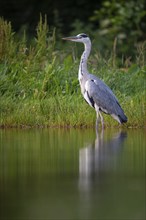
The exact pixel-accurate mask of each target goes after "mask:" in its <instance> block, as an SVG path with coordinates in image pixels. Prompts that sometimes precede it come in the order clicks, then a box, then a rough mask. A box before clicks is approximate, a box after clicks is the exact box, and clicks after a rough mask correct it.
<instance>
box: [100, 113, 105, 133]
mask: <svg viewBox="0 0 146 220" xmlns="http://www.w3.org/2000/svg"><path fill="white" fill-rule="evenodd" d="M99 115H100V120H101V125H102V129H104V119H103V116H102V114H101V112H100V111H99Z"/></svg>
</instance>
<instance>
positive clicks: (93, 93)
mask: <svg viewBox="0 0 146 220" xmlns="http://www.w3.org/2000/svg"><path fill="white" fill-rule="evenodd" d="M63 39H64V40H70V41H75V42H81V43H83V44H84V46H85V50H84V52H83V54H82V56H81V61H80V66H79V73H78V79H79V83H80V87H81V92H82V95H83V97H84V99H85V100H86V102H87V103H88V104H89V105H90V106H91V107H93V108H95V110H96V113H97V122H98V120H99V116H100V119H101V122H102V125H103V123H104V122H103V117H102V115H101V112H104V113H106V114H110V115H111V116H112V117H113V118H114V119H116V120H117V121H118V122H119V123H120V124H122V123H125V122H127V117H126V115H125V114H124V111H123V109H122V108H121V106H120V104H119V102H118V100H117V98H116V96H115V95H114V93H113V92H112V90H111V89H110V88H109V87H108V86H107V85H106V84H105V83H104V82H103V81H102V80H100V79H99V78H98V77H96V76H95V75H92V74H90V73H89V72H88V70H87V59H88V56H89V54H90V51H91V41H90V38H89V37H88V36H87V35H86V34H78V35H77V36H73V37H67V38H63Z"/></svg>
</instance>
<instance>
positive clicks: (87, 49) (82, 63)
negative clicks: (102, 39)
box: [78, 41, 91, 79]
mask: <svg viewBox="0 0 146 220" xmlns="http://www.w3.org/2000/svg"><path fill="white" fill-rule="evenodd" d="M84 48H85V50H84V52H83V54H82V56H81V60H80V66H79V76H78V77H79V79H81V78H82V77H83V75H87V74H88V69H87V60H88V57H89V55H90V51H91V42H90V41H89V42H88V43H85V44H84Z"/></svg>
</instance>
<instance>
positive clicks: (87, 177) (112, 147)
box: [79, 129, 127, 190]
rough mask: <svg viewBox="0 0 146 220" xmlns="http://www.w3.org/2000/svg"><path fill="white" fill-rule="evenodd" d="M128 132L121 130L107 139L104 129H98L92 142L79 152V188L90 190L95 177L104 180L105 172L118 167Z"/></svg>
mask: <svg viewBox="0 0 146 220" xmlns="http://www.w3.org/2000/svg"><path fill="white" fill-rule="evenodd" d="M126 138H127V133H126V132H124V131H119V132H116V133H114V135H113V136H112V138H110V139H107V140H105V138H104V130H103V129H102V131H101V133H99V131H98V130H96V138H95V141H94V142H93V143H92V144H89V145H88V146H87V147H85V148H82V149H80V152H79V188H80V189H81V190H90V188H91V186H92V184H93V182H94V180H95V179H98V180H97V181H102V180H101V179H102V177H104V176H105V175H104V174H105V173H107V172H108V171H110V170H113V169H116V166H117V163H118V161H119V157H120V153H121V151H122V149H123V144H124V141H125V139H126Z"/></svg>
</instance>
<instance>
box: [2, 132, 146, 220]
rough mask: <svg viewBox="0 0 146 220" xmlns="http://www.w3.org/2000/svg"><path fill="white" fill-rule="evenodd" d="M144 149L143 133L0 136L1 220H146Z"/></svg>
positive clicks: (16, 133)
mask: <svg viewBox="0 0 146 220" xmlns="http://www.w3.org/2000/svg"><path fill="white" fill-rule="evenodd" d="M145 148H146V135H145V130H134V129H131V130H126V131H120V130H111V129H106V130H105V131H104V133H101V132H100V133H99V134H96V133H95V131H94V130H92V129H89V130H88V129H87V130H86V129H85V130H84V129H82V130H79V129H64V130H63V129H42V130H41V129H37V130H13V129H10V130H0V219H2V220H6V219H8V220H11V219H12V220H18V219H19V220H21V219H23V220H30V219H35V220H36V219H39V220H42V219H50V220H58V219H59V220H60V219H64V220H73V219H80V220H83V219H99V220H105V219H106V220H108V219H110V220H114V219H116V220H123V219H124V220H128V219H132V220H133V219H134V220H136V219H137V220H142V219H145V217H146V213H145V211H146V185H145V169H146V168H145Z"/></svg>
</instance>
